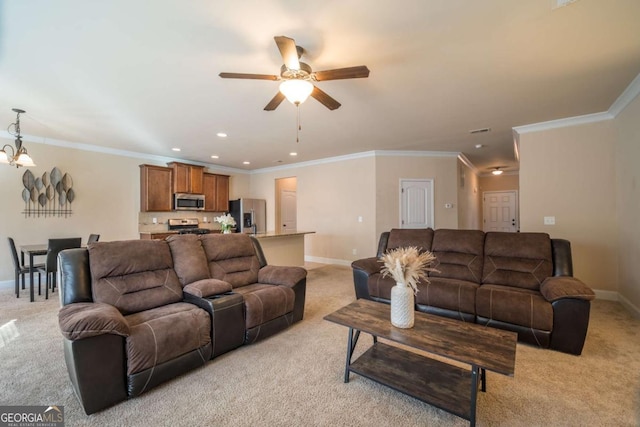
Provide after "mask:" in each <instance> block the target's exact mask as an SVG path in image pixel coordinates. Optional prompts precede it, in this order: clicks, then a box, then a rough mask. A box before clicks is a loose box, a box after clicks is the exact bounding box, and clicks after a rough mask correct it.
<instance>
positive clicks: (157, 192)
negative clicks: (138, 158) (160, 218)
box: [140, 165, 173, 212]
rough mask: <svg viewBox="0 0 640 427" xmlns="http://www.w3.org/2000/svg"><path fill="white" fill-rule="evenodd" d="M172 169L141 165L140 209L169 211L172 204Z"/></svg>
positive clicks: (145, 210) (143, 210)
mask: <svg viewBox="0 0 640 427" xmlns="http://www.w3.org/2000/svg"><path fill="white" fill-rule="evenodd" d="M171 175H172V169H171V168H166V167H163V166H153V165H140V210H141V211H142V212H169V211H171V209H172V208H173V206H172V200H171V197H172V192H171Z"/></svg>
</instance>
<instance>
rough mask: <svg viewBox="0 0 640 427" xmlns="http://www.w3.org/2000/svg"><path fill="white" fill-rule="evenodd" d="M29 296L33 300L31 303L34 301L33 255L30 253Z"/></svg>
mask: <svg viewBox="0 0 640 427" xmlns="http://www.w3.org/2000/svg"><path fill="white" fill-rule="evenodd" d="M29 296H30V298H31V302H33V300H34V295H33V254H32V253H29Z"/></svg>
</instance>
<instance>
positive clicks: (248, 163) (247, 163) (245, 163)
mask: <svg viewBox="0 0 640 427" xmlns="http://www.w3.org/2000/svg"><path fill="white" fill-rule="evenodd" d="M242 164H243V165H250V164H251V162H242Z"/></svg>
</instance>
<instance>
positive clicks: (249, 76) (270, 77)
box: [218, 73, 280, 80]
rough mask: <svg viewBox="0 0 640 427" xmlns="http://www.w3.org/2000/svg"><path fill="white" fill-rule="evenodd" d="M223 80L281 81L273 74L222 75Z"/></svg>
mask: <svg viewBox="0 0 640 427" xmlns="http://www.w3.org/2000/svg"><path fill="white" fill-rule="evenodd" d="M218 75H219V76H220V77H222V78H223V79H255V80H280V77H278V76H275V75H273V74H245V73H220V74H218Z"/></svg>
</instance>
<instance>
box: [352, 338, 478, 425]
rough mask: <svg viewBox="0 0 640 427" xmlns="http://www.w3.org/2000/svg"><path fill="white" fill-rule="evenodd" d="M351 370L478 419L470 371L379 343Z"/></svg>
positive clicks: (415, 396)
mask: <svg viewBox="0 0 640 427" xmlns="http://www.w3.org/2000/svg"><path fill="white" fill-rule="evenodd" d="M348 370H349V371H351V372H354V373H356V374H358V375H361V376H363V377H366V378H369V379H371V380H373V381H376V382H378V383H380V384H383V385H385V386H388V387H390V388H392V389H394V390H397V391H399V392H401V393H404V394H407V395H409V396H411V397H414V398H416V399H419V400H421V401H423V402H426V403H428V404H430V405H434V406H436V407H438V408H440V409H444V410H445V411H447V412H450V413H452V414H454V415H457V416H459V417H461V418H464V419H466V420H471V419H472V418H474V417H472V414H471V404H472V402H473V400H474V398H475V396H471V393H472V391H471V390H472V387H471V382H472V372H471V371H469V370H467V369H462V368H459V367H457V366H454V365H450V364H448V363H444V362H440V361H439V360H436V359H431V358H429V357H425V356H421V355H419V354H416V353H413V352H410V351H407V350H403V349H401V348H398V347H393V346H390V345H387V344H384V343H380V342H377V343H375V344H374V345H373V346H372V347H370V348H369V349H368V350H367V351H366V352H365V353H363V354H362V355H361V356H360V357H358V359H357V360H355V361H353V362H352V363H350V364H349V366H348ZM477 386H478V384H477V380H476V387H477ZM473 403H475V402H473ZM474 406H475V405H474Z"/></svg>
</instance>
